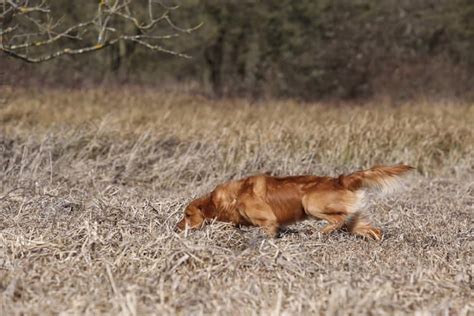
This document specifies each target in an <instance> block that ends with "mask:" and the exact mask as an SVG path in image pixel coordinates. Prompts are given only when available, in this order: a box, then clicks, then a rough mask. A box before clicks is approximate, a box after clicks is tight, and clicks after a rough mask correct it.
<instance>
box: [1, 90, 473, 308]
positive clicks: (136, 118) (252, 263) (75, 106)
mask: <svg viewBox="0 0 474 316" xmlns="http://www.w3.org/2000/svg"><path fill="white" fill-rule="evenodd" d="M472 122H474V107H473V106H472V104H455V103H453V102H437V103H431V102H428V101H418V102H413V103H406V104H400V105H397V106H394V105H390V104H383V103H382V104H380V103H375V102H374V103H371V104H363V105H348V106H344V105H340V104H339V105H338V104H299V103H297V102H294V101H262V102H254V103H250V102H248V101H245V100H226V101H222V100H220V101H218V100H209V99H206V98H204V97H201V96H199V95H193V94H190V93H182V92H177V91H168V92H153V91H151V90H144V89H128V90H127V89H125V90H123V91H121V90H111V91H101V90H99V89H97V90H85V91H79V90H73V91H59V90H56V91H51V90H50V91H27V90H13V91H9V92H8V98H7V99H6V102H5V103H3V104H2V105H0V124H1V125H0V179H1V181H0V228H1V232H0V243H1V244H0V245H1V248H0V268H1V269H0V291H2V294H1V295H2V296H1V298H2V300H1V304H2V306H1V307H2V311H3V313H4V314H21V313H28V314H30V313H45V314H51V313H59V312H64V313H66V314H77V313H80V314H98V313H110V314H115V313H118V312H121V313H123V314H131V315H136V314H143V313H152V314H153V313H154V314H163V313H164V314H174V313H181V314H190V313H196V314H201V313H205V314H208V313H227V314H229V313H230V314H247V313H256V314H259V313H263V314H271V313H273V314H285V313H295V314H296V313H304V314H309V313H318V314H323V313H324V314H338V313H339V314H346V313H349V312H350V313H353V314H365V313H369V312H370V313H373V314H393V313H413V312H435V313H444V312H452V313H459V314H468V313H469V312H472V304H471V305H470V302H472V298H473V297H472V294H471V292H472V274H473V270H472V256H471V254H470V252H471V251H472V241H473V239H472V238H473V235H472V232H473V231H472V201H473V196H472V181H473V179H474V177H473V162H474V157H473V145H474V139H473V130H472ZM398 162H405V163H409V164H412V165H414V166H415V167H416V168H417V170H418V176H417V177H415V178H414V179H412V184H411V185H410V186H409V187H408V189H407V190H405V191H404V192H401V193H399V194H395V195H393V196H389V197H382V198H377V199H375V200H374V201H373V203H372V204H371V205H370V207H369V208H368V210H367V211H368V213H369V214H370V216H371V217H372V218H373V221H374V222H375V223H376V224H377V225H379V226H381V227H382V228H383V229H384V231H385V233H386V235H385V240H384V241H383V242H381V243H377V242H370V241H365V240H362V239H358V238H355V237H352V236H348V235H345V234H336V235H333V236H329V237H325V236H321V235H319V234H318V232H317V231H318V229H319V227H320V223H318V222H315V221H307V222H304V223H301V224H298V225H295V226H294V227H293V228H295V230H296V232H295V233H290V232H289V233H288V234H287V235H285V236H284V237H283V238H282V239H278V240H269V239H267V238H266V237H265V236H264V235H263V234H262V233H261V232H260V231H259V230H258V229H253V228H249V229H245V230H243V231H241V230H237V229H235V228H233V227H230V226H229V225H225V224H215V225H211V226H209V227H207V228H206V229H204V230H203V231H198V232H193V233H190V234H188V235H187V236H180V235H177V234H175V233H174V232H173V226H174V224H175V223H176V221H177V219H178V217H179V215H180V212H181V211H182V208H183V206H184V205H185V204H186V203H187V202H188V201H189V200H190V199H191V198H193V197H195V196H196V195H199V194H201V193H204V192H206V191H208V190H210V189H212V187H213V186H214V185H216V184H217V183H219V182H221V181H224V180H227V179H229V178H238V177H242V176H246V175H248V174H253V173H258V172H262V171H271V172H273V173H274V174H277V175H283V174H308V173H311V174H329V175H336V174H339V173H341V172H347V171H350V170H353V169H358V168H364V167H368V166H370V165H373V164H380V163H383V164H391V163H398Z"/></svg>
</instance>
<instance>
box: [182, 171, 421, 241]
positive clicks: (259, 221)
mask: <svg viewBox="0 0 474 316" xmlns="http://www.w3.org/2000/svg"><path fill="white" fill-rule="evenodd" d="M411 169H413V168H412V167H410V166H407V165H398V166H391V167H387V166H376V167H373V168H371V169H368V170H362V171H357V172H354V173H351V174H349V175H341V176H339V177H337V178H332V177H317V176H290V177H273V176H269V175H257V176H251V177H248V178H244V179H240V180H235V181H228V182H225V183H223V184H221V185H218V186H217V187H216V188H215V189H214V190H213V191H212V192H211V193H209V194H207V195H205V196H203V197H200V198H198V199H196V200H194V201H192V202H191V203H190V204H189V205H188V206H187V207H186V210H185V215H184V217H183V219H182V220H181V221H180V222H179V223H178V225H177V228H178V229H180V230H182V229H184V228H185V227H186V226H188V227H190V228H199V227H201V226H202V225H203V224H204V223H205V222H206V219H216V220H218V221H224V222H231V223H234V224H236V225H252V226H259V227H262V228H263V229H264V230H265V232H266V233H267V234H268V235H270V236H277V235H278V232H279V228H280V226H281V225H286V224H291V223H294V222H297V221H301V220H304V219H306V218H308V217H313V218H316V219H319V220H325V221H327V222H328V224H327V225H326V226H325V227H324V228H323V229H322V232H323V233H330V232H333V231H335V230H338V229H346V230H347V231H349V232H350V233H352V234H356V235H360V236H364V237H370V238H374V239H380V238H381V237H382V232H381V230H380V229H378V228H375V227H373V226H372V225H371V224H370V223H369V222H368V221H367V220H366V219H365V218H364V217H362V216H361V215H360V209H361V207H362V205H363V199H364V190H363V189H364V188H379V189H382V190H387V189H392V188H393V187H394V185H395V184H397V183H398V182H399V181H398V180H399V179H400V176H402V175H403V174H405V173H406V172H408V171H410V170H411Z"/></svg>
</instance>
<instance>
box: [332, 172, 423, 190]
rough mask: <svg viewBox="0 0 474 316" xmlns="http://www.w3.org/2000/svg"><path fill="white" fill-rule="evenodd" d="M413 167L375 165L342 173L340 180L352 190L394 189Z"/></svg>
mask: <svg viewBox="0 0 474 316" xmlns="http://www.w3.org/2000/svg"><path fill="white" fill-rule="evenodd" d="M413 169H414V168H413V167H411V166H408V165H397V166H390V167H389V166H375V167H372V168H370V169H367V170H361V171H356V172H354V173H351V174H349V175H341V176H340V177H339V182H340V183H341V184H342V185H343V186H344V187H345V188H347V189H349V190H351V191H357V190H359V189H362V188H375V189H379V190H381V191H384V192H386V191H392V190H394V189H396V188H397V187H399V186H400V183H401V181H400V180H401V177H402V176H404V175H405V174H407V173H408V172H409V171H411V170H413Z"/></svg>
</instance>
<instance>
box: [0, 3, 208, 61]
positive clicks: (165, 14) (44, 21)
mask: <svg viewBox="0 0 474 316" xmlns="http://www.w3.org/2000/svg"><path fill="white" fill-rule="evenodd" d="M57 2H58V1H56V7H54V5H55V2H54V1H48V0H0V51H3V52H4V53H6V54H8V55H9V56H12V57H14V58H18V59H21V60H23V61H26V62H30V63H39V62H44V61H48V60H51V59H53V58H56V57H59V56H62V55H77V54H84V53H88V52H93V51H97V50H100V49H103V48H105V47H107V46H110V45H114V44H117V43H118V42H120V41H127V42H133V43H135V44H136V45H140V46H144V47H146V48H147V49H150V50H152V51H158V52H163V53H168V54H172V55H177V56H180V57H185V58H188V57H189V56H188V55H186V54H184V53H180V52H178V51H176V50H174V49H170V48H166V47H165V46H164V45H163V41H164V40H167V39H171V38H175V37H178V36H179V35H180V34H183V33H191V32H192V31H194V30H195V29H197V28H198V27H200V25H197V26H195V27H192V28H180V27H178V26H177V25H176V24H175V23H174V22H173V21H172V20H171V18H170V12H171V11H173V10H176V9H177V8H178V6H176V5H167V4H165V3H163V2H162V1H158V0H95V2H94V1H77V2H76V1H71V2H66V6H67V5H69V6H71V5H72V6H76V7H78V4H79V3H81V4H80V6H83V7H87V10H84V11H81V12H86V13H87V14H84V15H88V16H82V14H81V15H80V18H79V21H74V22H72V23H71V22H70V21H65V19H64V16H61V14H62V12H61V10H62V9H64V8H61V7H60V6H58V5H57ZM74 2H75V4H74V5H73V3H74ZM72 10H74V7H73V9H72ZM76 15H78V14H76Z"/></svg>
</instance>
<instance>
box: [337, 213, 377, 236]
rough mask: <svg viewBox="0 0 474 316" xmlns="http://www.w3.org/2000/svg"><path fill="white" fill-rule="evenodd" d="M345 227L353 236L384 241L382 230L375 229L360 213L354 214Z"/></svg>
mask: <svg viewBox="0 0 474 316" xmlns="http://www.w3.org/2000/svg"><path fill="white" fill-rule="evenodd" d="M345 227H346V228H347V230H348V231H349V232H350V233H351V234H354V235H359V236H362V237H366V238H372V239H375V240H380V239H382V230H380V229H379V228H376V227H373V226H372V225H371V224H370V223H369V222H368V221H367V219H366V218H365V217H364V216H363V215H362V214H361V213H360V212H356V213H354V214H352V215H351V216H350V217H349V218H348V220H347V222H346V224H345Z"/></svg>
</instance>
